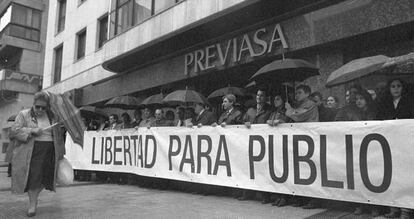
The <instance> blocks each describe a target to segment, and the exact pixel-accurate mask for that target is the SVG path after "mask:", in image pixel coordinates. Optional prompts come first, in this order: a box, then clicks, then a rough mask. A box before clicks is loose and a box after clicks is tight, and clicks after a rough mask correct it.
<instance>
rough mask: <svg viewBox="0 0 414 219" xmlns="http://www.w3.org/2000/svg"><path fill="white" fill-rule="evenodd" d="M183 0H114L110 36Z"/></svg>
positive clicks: (110, 18)
mask: <svg viewBox="0 0 414 219" xmlns="http://www.w3.org/2000/svg"><path fill="white" fill-rule="evenodd" d="M181 1H183V0H112V5H111V13H110V15H109V21H110V25H109V36H110V37H111V38H112V37H114V36H116V35H118V34H120V33H122V32H124V31H125V30H127V29H129V28H130V27H132V26H134V25H137V24H139V23H142V22H143V21H144V20H146V19H148V18H149V17H151V16H152V15H154V14H156V13H158V12H160V11H163V10H165V9H167V8H169V7H171V6H173V5H175V4H177V3H178V2H181Z"/></svg>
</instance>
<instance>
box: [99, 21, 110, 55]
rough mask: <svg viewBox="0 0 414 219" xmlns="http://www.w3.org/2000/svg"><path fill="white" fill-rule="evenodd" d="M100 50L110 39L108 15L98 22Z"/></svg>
mask: <svg viewBox="0 0 414 219" xmlns="http://www.w3.org/2000/svg"><path fill="white" fill-rule="evenodd" d="M98 24H99V25H98V28H99V29H98V48H101V47H102V46H103V44H104V43H105V42H106V40H107V39H108V15H105V16H104V17H102V18H101V19H99V20H98Z"/></svg>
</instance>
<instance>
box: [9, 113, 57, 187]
mask: <svg viewBox="0 0 414 219" xmlns="http://www.w3.org/2000/svg"><path fill="white" fill-rule="evenodd" d="M48 117H49V121H50V122H51V123H55V122H56V120H55V119H54V118H53V115H51V113H49V114H48ZM37 127H38V125H37V120H36V117H35V114H34V112H33V110H32V109H25V110H22V111H20V112H19V114H18V115H17V117H16V120H15V122H14V124H13V126H12V128H11V134H12V135H13V136H14V137H15V141H16V142H15V143H16V148H15V150H14V156H13V159H12V166H13V171H12V192H13V193H17V194H21V193H24V190H25V188H26V185H27V179H28V176H29V169H30V161H31V158H32V151H33V147H34V138H33V136H32V135H31V130H32V129H33V128H37ZM52 137H53V144H54V148H55V159H54V160H55V174H54V183H53V189H52V190H53V191H56V176H57V169H58V163H59V160H60V159H62V158H63V155H64V154H65V143H64V137H63V132H62V129H61V128H60V127H59V126H54V127H53V128H52Z"/></svg>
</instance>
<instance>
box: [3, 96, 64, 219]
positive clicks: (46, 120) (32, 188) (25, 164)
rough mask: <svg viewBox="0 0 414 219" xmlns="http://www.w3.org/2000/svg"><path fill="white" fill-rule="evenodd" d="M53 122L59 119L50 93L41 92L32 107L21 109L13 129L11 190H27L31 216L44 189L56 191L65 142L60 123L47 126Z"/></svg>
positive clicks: (21, 191) (18, 191) (19, 191)
mask: <svg viewBox="0 0 414 219" xmlns="http://www.w3.org/2000/svg"><path fill="white" fill-rule="evenodd" d="M54 123H56V118H55V116H54V114H53V113H52V111H51V110H50V102H49V96H48V95H47V94H46V93H45V92H38V93H36V94H35V95H34V102H33V106H32V108H30V109H25V110H22V111H20V112H19V114H18V115H17V117H16V120H15V123H14V124H13V126H12V128H11V132H12V135H13V136H14V137H15V140H16V149H15V154H14V156H13V160H12V163H13V172H12V192H13V193H17V194H21V193H24V192H28V196H29V208H28V211H27V216H29V217H33V216H35V215H36V209H37V203H38V197H39V193H40V192H41V191H42V190H43V189H46V190H50V191H55V192H56V173H57V165H58V161H59V160H61V159H62V158H63V155H64V154H65V144H64V140H63V133H62V131H61V130H62V129H61V128H60V127H59V126H54V127H51V128H48V127H49V126H51V124H54Z"/></svg>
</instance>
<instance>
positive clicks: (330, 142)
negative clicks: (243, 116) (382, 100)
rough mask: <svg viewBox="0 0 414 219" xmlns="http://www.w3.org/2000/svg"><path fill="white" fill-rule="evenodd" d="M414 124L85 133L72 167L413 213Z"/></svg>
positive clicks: (69, 152)
mask: <svg viewBox="0 0 414 219" xmlns="http://www.w3.org/2000/svg"><path fill="white" fill-rule="evenodd" d="M413 139H414V120H390V121H369V122H329V123H296V124H282V125H279V126H277V127H270V126H268V125H253V126H252V127H251V128H250V129H248V128H246V127H245V126H228V127H225V128H222V127H209V126H204V127H201V128H197V127H193V128H183V127H160V128H150V129H147V128H140V129H138V130H135V129H130V130H122V131H100V132H95V131H89V132H85V137H84V146H83V148H82V147H81V146H79V145H74V144H73V142H71V141H70V140H68V141H67V145H66V157H67V158H68V160H70V161H71V163H72V165H73V167H74V169H85V170H98V171H113V172H127V173H134V174H139V175H145V176H153V177H160V178H168V179H175V180H183V181H190V182H198V183H206V184H214V185H223V186H231V187H238V188H246V189H252V190H261V191H268V192H276V193H285V194H292V195H302V196H311V197H319V198H326V199H335V200H344V201H352V202H363V203H371V204H379V205H388V206H398V207H407V208H414V174H413V167H414V150H413V148H414V147H413V145H412V144H413Z"/></svg>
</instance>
